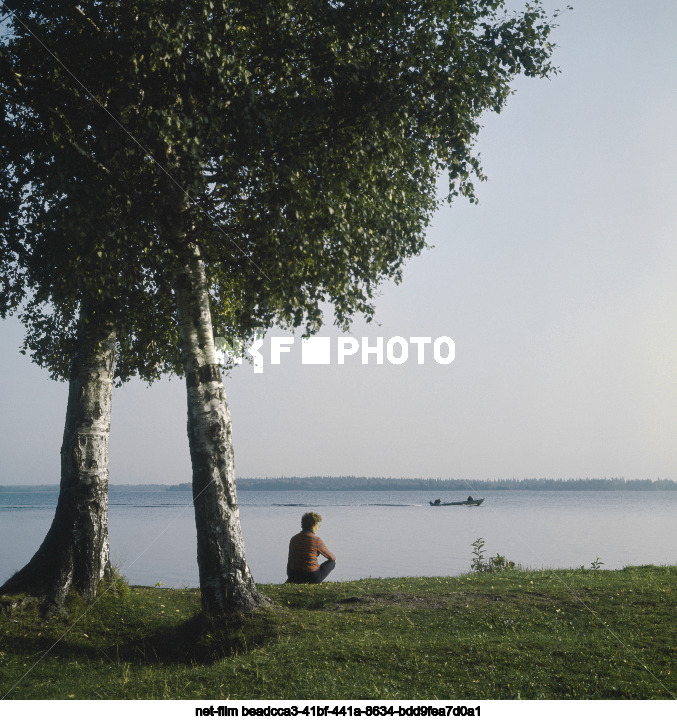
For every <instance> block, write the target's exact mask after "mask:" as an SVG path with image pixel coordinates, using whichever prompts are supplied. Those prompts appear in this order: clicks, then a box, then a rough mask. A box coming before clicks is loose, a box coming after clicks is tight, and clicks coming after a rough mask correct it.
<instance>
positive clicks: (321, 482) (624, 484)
mask: <svg viewBox="0 0 677 721" xmlns="http://www.w3.org/2000/svg"><path fill="white" fill-rule="evenodd" d="M237 487H238V488H239V489H240V490H247V491H259V490H261V491H264V490H280V491H296V490H299V491H308V490H315V491H344V490H353V491H418V490H421V489H430V490H439V491H467V490H468V489H471V490H477V491H675V490H677V483H675V481H670V480H657V481H652V480H650V479H647V480H643V479H635V480H626V479H625V478H578V479H568V480H567V479H563V478H557V479H553V478H525V479H523V480H519V479H516V478H510V479H504V478H502V479H497V480H493V481H489V480H486V481H478V480H472V479H462V478H461V479H441V478H368V477H358V476H309V477H306V478H240V479H238V482H237Z"/></svg>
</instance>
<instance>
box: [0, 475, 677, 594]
mask: <svg viewBox="0 0 677 721" xmlns="http://www.w3.org/2000/svg"><path fill="white" fill-rule="evenodd" d="M439 495H442V498H443V500H463V498H464V497H465V496H466V495H467V494H464V493H461V492H447V493H444V494H441V493H439V492H438V493H436V494H435V496H439ZM484 497H485V501H484V503H483V505H482V506H479V507H453V506H452V507H442V508H431V507H430V506H429V504H428V499H429V498H432V496H431V495H430V492H427V491H317V492H308V491H242V492H240V493H239V502H240V516H241V519H242V530H243V533H244V538H245V544H246V549H247V561H248V563H249V567H250V568H251V570H252V573H253V575H254V578H255V580H256V581H257V582H259V583H281V582H283V581H284V580H285V567H286V561H287V548H288V541H289V538H290V537H291V536H292V535H293V534H294V533H296V532H297V531H298V530H299V529H300V517H301V515H302V513H304V512H306V511H308V510H314V511H317V512H319V513H320V514H321V515H322V516H323V519H324V520H323V522H322V524H321V526H320V530H319V535H320V536H321V537H322V538H323V540H324V541H325V543H326V545H327V547H328V548H329V549H330V550H331V551H332V552H333V553H334V554H335V555H336V557H337V565H336V570H335V571H334V573H332V575H331V576H330V580H335V581H344V580H353V579H358V578H366V577H369V576H372V577H384V578H385V577H392V576H438V575H458V574H462V573H465V572H467V571H469V570H470V562H471V560H472V546H471V544H472V542H473V541H474V540H475V539H477V538H479V537H482V538H484V539H485V543H486V545H485V555H487V556H489V555H495V554H496V553H501V554H502V555H504V556H506V557H507V558H508V559H510V560H512V561H515V562H516V563H520V564H522V566H524V567H528V568H534V569H540V568H572V567H578V566H581V565H584V566H586V567H589V566H590V564H591V563H592V562H593V561H595V560H596V559H597V558H598V557H599V559H600V560H601V561H602V562H603V563H604V565H603V568H604V569H617V568H623V567H624V566H627V565H641V564H657V565H660V564H671V565H672V564H677V492H670V491H667V492H666V491H650V492H643V491H620V492H619V491H585V492H575V491H566V492H558V491H500V492H491V493H487V494H485V496H484ZM56 498H57V491H56V490H55V491H54V492H43V493H25V492H24V493H0V581H4V580H5V579H6V578H8V577H9V576H10V575H11V573H12V572H13V571H15V570H17V569H18V568H20V567H21V566H22V565H23V564H24V563H26V562H27V561H28V560H29V559H30V557H31V555H32V554H33V553H34V552H35V551H36V550H37V548H38V546H39V545H40V542H41V541H42V539H43V538H44V535H45V533H46V532H47V529H48V528H49V525H50V523H51V521H52V517H53V515H54V508H55V506H56ZM109 532H110V546H111V560H112V561H113V563H114V564H115V565H116V566H117V568H118V569H119V570H120V572H121V573H122V575H123V576H125V578H127V580H128V581H129V582H130V583H133V584H138V585H154V584H155V583H158V582H162V583H163V584H164V585H166V586H175V587H177V586H178V587H181V586H191V587H192V586H197V585H198V573H197V562H196V560H195V556H196V551H195V547H196V546H195V524H194V518H193V507H192V502H191V498H190V494H189V493H186V492H177V491H173V492H155V493H141V492H130V491H125V490H121V489H120V488H117V489H112V490H111V492H110V508H109Z"/></svg>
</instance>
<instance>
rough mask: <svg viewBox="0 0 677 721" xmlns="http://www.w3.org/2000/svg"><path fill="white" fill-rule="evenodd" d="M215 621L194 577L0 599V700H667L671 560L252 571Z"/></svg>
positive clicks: (675, 574)
mask: <svg viewBox="0 0 677 721" xmlns="http://www.w3.org/2000/svg"><path fill="white" fill-rule="evenodd" d="M260 588H261V590H262V591H263V592H264V593H265V594H266V595H267V596H268V597H269V598H271V599H272V600H273V602H274V605H273V606H271V607H270V608H269V609H266V610H264V611H261V612H259V613H257V614H254V615H252V616H248V617H239V618H234V619H231V620H230V621H229V622H228V623H227V624H226V623H225V622H224V623H218V624H215V623H212V622H210V621H209V620H207V619H204V618H203V617H202V616H201V615H200V613H199V593H198V591H197V590H195V589H184V590H177V589H166V588H146V587H128V586H126V585H125V584H124V583H122V582H118V583H117V585H116V586H115V588H113V589H111V591H109V592H108V593H105V594H104V595H102V596H101V597H100V598H99V599H98V600H97V602H96V603H95V604H94V605H92V606H91V607H89V608H86V607H85V606H83V605H82V604H81V602H79V601H78V600H77V599H71V601H70V602H69V606H68V613H67V615H64V616H60V617H55V618H52V619H50V620H48V621H42V620H40V619H39V615H38V609H37V605H36V604H34V603H30V602H29V603H28V604H25V605H24V606H21V605H20V604H18V605H15V606H14V607H13V606H12V604H11V603H10V602H11V600H12V599H7V598H6V599H5V600H6V601H7V602H6V603H4V604H3V605H4V612H1V613H0V639H1V641H0V698H1V697H3V696H5V697H6V698H8V699H37V698H41V699H68V698H75V699H224V700H225V699H314V698H315V699H393V700H394V699H456V700H470V699H473V700H476V699H517V698H521V699H670V698H675V697H676V696H677V678H676V677H677V671H676V670H675V668H676V662H675V659H676V658H677V603H676V601H677V567H664V566H662V567H654V566H642V567H629V568H626V569H624V570H622V571H602V570H583V569H578V570H563V571H538V572H536V571H522V570H517V571H515V570H513V571H501V572H497V573H491V574H479V573H476V574H471V575H467V576H461V577H453V578H394V579H367V580H363V581H354V582H349V583H324V584H322V585H319V586H297V585H291V584H285V585H275V586H272V585H267V586H261V587H260Z"/></svg>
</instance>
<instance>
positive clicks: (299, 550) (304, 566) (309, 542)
mask: <svg viewBox="0 0 677 721" xmlns="http://www.w3.org/2000/svg"><path fill="white" fill-rule="evenodd" d="M320 554H322V555H323V556H324V557H325V558H328V559H329V560H330V561H335V560H336V556H334V554H333V553H331V551H329V550H328V549H327V547H326V546H325V545H324V543H323V542H322V539H321V538H320V537H319V536H316V535H315V534H314V533H312V532H311V531H301V533H297V534H296V535H295V536H292V539H291V540H290V541H289V560H288V562H287V568H288V569H290V570H291V571H309V572H311V573H312V572H313V571H317V569H318V568H319V567H320V564H319V563H318V562H317V557H318V556H319V555H320Z"/></svg>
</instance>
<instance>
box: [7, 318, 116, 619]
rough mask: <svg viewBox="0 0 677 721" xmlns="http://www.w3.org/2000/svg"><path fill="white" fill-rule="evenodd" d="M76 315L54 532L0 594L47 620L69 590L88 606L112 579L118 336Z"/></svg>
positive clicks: (50, 533)
mask: <svg viewBox="0 0 677 721" xmlns="http://www.w3.org/2000/svg"><path fill="white" fill-rule="evenodd" d="M86 319H87V312H86V311H83V312H81V315H80V326H79V327H80V332H79V336H78V348H77V351H76V354H75V356H74V359H73V365H72V371H71V378H70V382H69V389H68V405H67V409H66V422H65V427H64V434H63V443H62V446H61V484H60V489H59V499H58V501H57V507H56V511H55V514H54V520H53V521H52V525H51V527H50V529H49V531H48V532H47V535H46V536H45V539H44V540H43V542H42V544H41V545H40V548H39V549H38V550H37V551H36V553H35V555H34V556H33V557H32V558H31V560H30V561H29V562H28V563H27V564H26V565H25V566H24V567H23V568H22V569H21V570H19V571H18V572H17V573H15V574H14V575H13V576H12V577H11V578H10V579H9V580H8V581H7V582H6V583H5V584H4V585H3V586H2V587H0V593H29V594H33V595H37V596H41V597H45V598H46V606H45V608H44V610H45V612H46V613H50V612H51V611H52V610H54V609H55V608H57V607H59V606H60V605H61V604H62V603H63V601H64V599H65V597H66V595H67V593H68V591H69V590H70V589H71V588H73V589H75V590H77V591H79V592H80V593H81V594H82V595H83V596H84V597H85V598H86V599H91V598H93V597H94V596H95V595H96V592H97V588H98V585H99V583H100V581H101V580H102V579H103V578H104V576H105V575H106V574H108V573H110V560H109V545H108V437H109V432H110V418H111V403H112V395H113V372H114V365H115V332H114V329H113V327H112V325H111V324H110V323H99V324H97V323H91V322H90V323H88V322H86Z"/></svg>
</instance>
